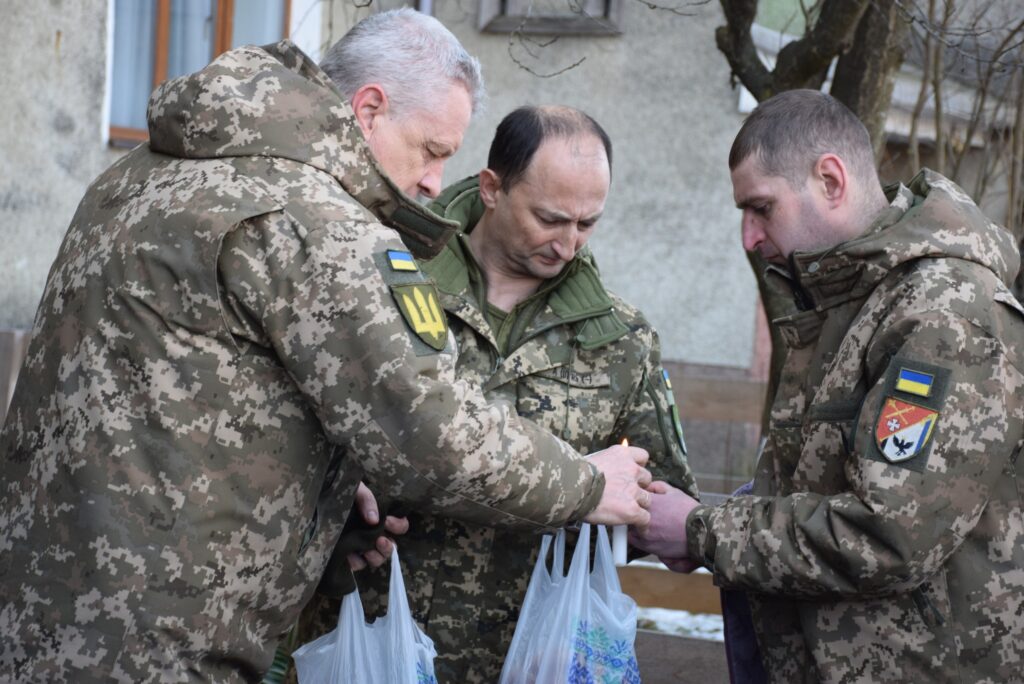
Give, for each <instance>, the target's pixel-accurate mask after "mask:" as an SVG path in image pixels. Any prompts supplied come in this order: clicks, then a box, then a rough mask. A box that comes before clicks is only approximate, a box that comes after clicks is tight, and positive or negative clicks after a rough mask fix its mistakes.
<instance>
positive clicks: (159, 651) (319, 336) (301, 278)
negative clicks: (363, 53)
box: [0, 41, 603, 683]
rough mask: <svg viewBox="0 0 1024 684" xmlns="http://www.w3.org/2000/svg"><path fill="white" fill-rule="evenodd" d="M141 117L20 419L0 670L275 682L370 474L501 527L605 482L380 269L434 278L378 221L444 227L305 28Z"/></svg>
mask: <svg viewBox="0 0 1024 684" xmlns="http://www.w3.org/2000/svg"><path fill="white" fill-rule="evenodd" d="M149 122H150V124H149V125H150V143H149V144H148V145H146V144H144V145H142V146H140V147H138V148H136V149H135V150H134V151H133V152H131V153H130V154H128V155H127V156H126V157H124V158H122V159H121V160H120V161H118V162H117V163H116V164H114V165H113V166H112V167H111V168H110V169H109V170H108V171H106V172H105V173H104V174H102V175H101V176H100V177H99V178H98V179H97V180H96V181H95V182H94V183H93V185H92V186H91V187H90V189H89V191H88V192H87V194H86V195H85V198H84V199H83V200H82V203H81V205H80V206H79V209H78V212H77V213H76V215H75V217H74V219H73V221H72V224H71V227H70V228H69V230H68V233H67V236H66V238H65V240H64V243H63V245H62V247H61V249H60V253H59V255H58V257H57V260H56V262H55V263H54V265H53V268H52V269H51V272H50V274H49V278H48V281H47V285H46V289H45V293H44V295H43V300H42V303H41V304H40V308H39V313H38V315H37V318H36V321H35V325H34V329H33V336H32V343H31V346H30V348H29V351H28V358H27V360H26V362H25V366H24V368H23V370H22V372H21V375H20V377H19V382H18V387H17V390H16V392H15V396H14V400H13V404H12V406H11V409H10V413H9V414H8V418H7V422H6V425H5V426H4V430H3V435H2V454H3V464H2V473H0V576H2V577H3V582H2V584H0V635H2V637H0V673H3V674H2V675H0V676H2V677H9V676H11V675H12V673H13V676H14V677H15V678H16V679H18V680H19V681H45V682H76V683H79V682H93V681H95V682H108V681H119V682H157V681H159V682H185V681H197V680H202V681H211V682H226V681H243V680H246V681H253V680H256V679H258V678H259V677H260V675H261V673H262V672H263V671H264V670H265V669H266V668H267V667H268V665H269V663H270V659H271V656H272V654H273V652H274V645H275V643H276V642H277V640H278V639H279V637H280V636H281V635H282V633H284V632H286V631H287V630H288V629H289V628H290V627H291V626H292V624H294V622H295V619H296V618H297V616H298V613H299V610H300V608H301V607H302V606H303V605H304V604H305V602H306V600H307V599H308V598H309V596H310V595H311V593H312V591H313V588H314V586H315V585H316V583H317V580H318V579H319V577H320V574H321V571H322V569H323V566H324V564H325V562H326V560H327V558H328V556H329V553H330V551H331V550H332V549H333V548H334V546H335V543H336V541H337V537H338V534H339V532H340V530H341V528H342V525H343V523H344V522H345V519H346V517H347V515H348V511H349V509H350V507H351V504H352V495H353V492H354V489H355V487H356V484H357V483H358V481H359V480H360V479H361V478H363V479H365V480H366V481H367V482H368V483H369V484H370V486H371V487H373V488H374V489H375V490H376V491H377V492H379V493H380V494H382V495H384V496H386V497H389V498H391V499H397V498H402V499H407V500H410V501H414V502H416V505H417V506H420V507H423V508H424V509H427V510H432V511H438V512H445V513H446V514H450V515H456V516H460V517H463V518H466V519H469V520H472V521H475V522H478V523H486V524H498V525H516V526H520V527H528V528H530V527H532V528H536V529H545V528H551V527H559V526H562V525H565V524H566V523H567V522H569V521H572V520H575V519H578V518H580V517H581V516H582V515H584V514H585V513H586V512H588V511H589V510H591V509H592V508H593V507H594V506H595V505H596V504H597V502H598V501H599V498H600V495H601V491H602V489H603V478H601V477H600V476H598V475H595V469H594V468H593V467H592V466H591V465H590V464H588V463H586V462H585V461H583V460H582V459H580V457H579V456H578V455H577V454H576V453H575V452H574V451H573V450H572V449H571V448H570V447H569V446H568V445H566V444H564V443H562V442H560V441H558V440H557V439H555V438H554V437H552V436H551V435H549V434H548V433H546V432H544V431H542V430H540V429H539V428H537V427H536V426H533V425H531V424H529V423H528V422H526V421H521V420H520V419H519V418H518V417H517V416H516V415H515V413H514V411H512V409H511V407H509V406H507V405H502V404H497V403H489V402H488V401H487V400H485V399H484V397H483V394H482V393H481V392H480V389H479V388H478V387H474V386H473V385H472V383H471V382H467V381H456V377H455V357H454V355H453V354H452V344H451V343H450V342H449V343H448V345H447V348H446V349H445V351H444V353H438V352H437V351H435V350H434V349H432V348H430V347H429V346H427V345H426V344H425V343H423V342H422V341H421V339H420V337H419V336H418V335H417V334H415V333H414V332H413V331H412V330H411V329H410V328H409V327H408V325H407V323H406V322H405V320H404V319H403V316H402V315H401V314H400V313H399V309H398V306H397V305H396V302H395V300H394V298H393V297H392V293H391V292H390V290H389V287H390V286H392V285H396V284H397V285H401V284H409V283H414V282H420V283H421V285H420V287H424V288H431V290H432V286H431V285H430V284H429V283H427V281H426V280H425V279H424V277H423V275H422V274H421V273H419V272H418V271H416V272H413V273H398V272H394V271H392V270H391V269H390V268H389V267H388V264H387V262H386V260H385V259H384V255H385V253H386V251H387V250H389V249H392V250H402V249H404V246H403V243H402V242H401V241H400V239H399V233H398V232H396V230H394V229H393V228H392V227H385V225H384V224H387V225H389V226H393V227H394V228H398V229H401V230H404V231H407V232H408V233H409V237H410V243H411V244H413V245H416V246H417V247H418V248H423V247H425V245H426V244H427V243H429V242H430V241H431V240H436V239H437V236H438V235H442V234H444V233H445V232H446V230H448V229H451V228H453V226H451V225H449V224H446V223H445V222H442V221H439V220H437V219H436V217H432V215H431V214H430V213H429V212H427V211H425V210H423V209H420V208H419V207H417V205H416V204H415V203H413V202H411V201H410V200H408V199H407V198H405V197H404V196H402V194H401V193H400V192H399V191H398V190H397V189H396V188H395V187H394V186H393V185H392V184H391V183H390V181H388V180H387V179H386V178H385V177H384V176H383V174H382V173H381V171H380V170H379V169H378V168H377V166H376V164H375V163H374V161H373V160H372V158H371V156H370V153H369V150H368V148H367V146H366V145H365V143H364V141H363V140H362V138H361V134H360V132H359V128H358V125H357V123H356V122H355V119H354V117H353V116H352V113H351V110H350V109H349V107H348V106H347V105H346V104H344V103H343V102H342V99H341V97H340V95H339V94H338V92H337V91H336V90H335V89H334V88H333V86H332V85H331V84H330V83H329V81H328V80H327V77H326V76H325V75H324V74H323V72H321V71H320V70H319V68H318V67H316V65H314V64H313V63H312V62H310V61H309V60H308V58H307V57H306V56H305V55H303V54H302V53H301V52H300V51H299V50H298V49H297V48H295V47H294V46H293V45H291V44H290V43H288V42H287V41H285V42H282V43H279V44H277V45H271V46H267V47H266V48H254V47H246V48H240V49H237V50H232V51H230V52H228V53H226V54H224V55H222V56H221V57H219V58H217V59H216V60H215V61H214V62H213V63H212V64H211V65H210V66H208V67H207V68H206V69H204V70H202V71H200V72H198V73H196V74H193V75H189V76H185V77H182V78H179V79H175V80H172V81H170V82H168V83H166V84H164V85H162V86H161V87H160V88H158V89H157V90H156V92H155V93H154V95H153V97H152V100H151V102H150V108H149ZM382 222H383V223H382ZM417 235H418V236H420V237H421V238H422V241H420V242H417V241H416V240H413V239H412V238H413V237H415V236H417ZM423 283H425V284H423ZM424 291H426V290H424Z"/></svg>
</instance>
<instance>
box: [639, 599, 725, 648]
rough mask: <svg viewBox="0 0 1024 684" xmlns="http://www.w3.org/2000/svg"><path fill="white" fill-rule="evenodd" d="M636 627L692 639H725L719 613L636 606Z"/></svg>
mask: <svg viewBox="0 0 1024 684" xmlns="http://www.w3.org/2000/svg"><path fill="white" fill-rule="evenodd" d="M637 627H638V628H639V629H649V630H651V631H653V632H661V633H663V634H675V635H678V636H687V637H692V638H694V639H707V640H709V641H725V632H724V628H723V626H722V616H721V615H708V614H706V613H691V612H689V611H686V610H669V609H667V608H639V607H638V608H637Z"/></svg>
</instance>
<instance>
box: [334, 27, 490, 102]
mask: <svg viewBox="0 0 1024 684" xmlns="http://www.w3.org/2000/svg"><path fill="white" fill-rule="evenodd" d="M320 68H321V69H323V70H324V72H325V73H326V74H327V75H328V76H329V77H330V78H331V80H332V81H333V82H334V84H335V85H336V86H337V87H338V90H340V91H341V94H342V95H343V96H344V97H345V99H346V100H347V101H349V102H351V101H352V97H353V96H354V95H355V94H356V91H357V90H359V89H360V88H362V87H363V86H364V85H366V84H367V83H379V84H380V85H381V86H382V87H383V88H384V92H385V93H386V94H387V97H388V101H389V102H390V103H391V107H392V110H393V112H394V113H395V116H398V117H401V116H405V115H406V114H408V113H409V112H410V111H425V110H429V109H431V108H432V107H434V106H436V104H437V96H438V95H439V94H441V93H443V92H444V90H445V89H446V88H448V87H450V86H451V84H452V83H453V82H456V83H461V84H462V85H463V86H465V88H466V91H467V92H468V93H469V95H470V97H471V99H472V101H473V111H474V112H476V111H478V109H479V108H480V107H481V106H482V104H483V101H484V97H485V92H484V81H483V76H482V75H481V74H480V62H479V61H478V60H477V59H476V58H475V57H473V56H472V55H470V54H469V53H468V52H466V49H465V48H464V47H462V44H461V43H460V42H459V40H458V39H457V38H456V37H455V36H454V35H452V32H451V31H449V30H448V29H446V28H445V27H444V25H443V24H442V23H441V22H439V21H438V20H437V19H435V18H434V17H431V16H428V15H426V14H422V13H420V12H417V11H416V10H414V9H412V8H409V7H403V8H401V9H396V10H390V11H388V12H380V13H378V14H371V15H370V16H369V17H367V18H366V19H363V20H362V21H360V22H359V23H358V24H356V25H355V26H353V27H352V29H351V30H349V32H348V33H346V34H345V35H344V36H342V37H341V39H340V40H339V41H338V42H336V43H335V44H334V45H332V46H331V47H330V49H329V50H327V54H326V55H324V58H323V60H322V61H321V62H320Z"/></svg>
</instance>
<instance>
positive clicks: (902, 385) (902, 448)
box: [874, 358, 950, 471]
mask: <svg viewBox="0 0 1024 684" xmlns="http://www.w3.org/2000/svg"><path fill="white" fill-rule="evenodd" d="M949 379H950V371H949V369H948V368H942V367H940V366H933V365H931V364H927V363H923V362H920V361H916V360H912V359H906V358H894V359H892V361H890V363H889V369H888V371H887V372H886V377H885V383H884V386H883V389H882V391H883V392H884V394H883V397H884V398H883V399H882V406H881V408H880V409H879V411H878V417H877V419H876V420H875V423H874V439H875V446H876V447H877V448H878V451H877V452H875V458H876V459H877V460H879V461H882V462H883V463H892V464H900V465H901V466H903V467H906V468H910V469H911V470H917V471H923V470H924V467H925V465H926V463H927V459H926V458H920V457H921V456H922V455H924V453H925V452H926V451H927V448H928V446H929V444H930V443H931V441H932V438H933V436H934V435H935V428H936V426H937V425H938V423H939V419H940V417H941V414H942V406H943V402H944V401H945V399H946V391H947V386H948V385H949Z"/></svg>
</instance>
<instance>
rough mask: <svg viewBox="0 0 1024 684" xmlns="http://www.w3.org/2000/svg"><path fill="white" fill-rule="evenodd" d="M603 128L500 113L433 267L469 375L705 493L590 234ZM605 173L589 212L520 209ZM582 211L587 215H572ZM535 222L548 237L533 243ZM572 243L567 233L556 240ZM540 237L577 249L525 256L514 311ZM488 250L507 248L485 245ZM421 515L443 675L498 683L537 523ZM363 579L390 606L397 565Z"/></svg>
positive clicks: (636, 320) (423, 558)
mask: <svg viewBox="0 0 1024 684" xmlns="http://www.w3.org/2000/svg"><path fill="white" fill-rule="evenodd" d="M580 138H582V139H583V141H582V142H581V141H580V140H579V139H580ZM602 138H603V139H604V140H605V141H607V135H606V134H605V133H604V131H603V130H601V129H600V127H599V126H598V125H597V124H596V123H595V122H593V121H592V120H591V119H590V118H589V117H586V115H584V114H582V113H581V112H578V111H576V110H571V109H567V108H553V107H543V108H538V107H523V108H520V109H518V110H516V111H515V112H513V113H511V114H509V115H508V116H507V117H506V118H505V120H503V121H502V123H501V124H500V125H499V126H498V130H497V134H496V136H495V139H494V141H493V143H492V146H491V154H490V159H489V160H488V166H489V168H488V169H486V170H484V171H483V172H482V173H481V176H480V177H479V178H478V177H475V176H474V177H471V178H467V179H466V180H464V181H462V182H459V183H456V184H455V185H453V186H451V187H449V188H448V189H446V190H445V191H444V192H443V193H442V195H441V196H440V197H439V198H438V199H437V200H436V201H435V202H433V203H432V204H431V205H430V206H431V208H432V209H433V210H434V211H436V212H437V213H439V214H441V215H442V216H444V217H445V218H446V219H449V220H453V221H456V222H457V223H458V224H459V226H460V229H461V231H460V232H459V233H458V234H457V235H456V236H455V237H453V238H452V239H451V240H450V241H449V242H448V245H447V247H446V248H445V249H444V250H442V252H441V254H440V255H438V256H437V257H436V258H434V259H432V260H431V261H429V262H427V263H426V264H425V265H424V270H425V271H426V272H427V273H428V275H430V276H431V277H432V278H433V279H434V281H435V282H436V283H437V285H438V288H439V290H440V291H441V304H442V305H443V307H444V310H445V312H446V313H447V315H448V320H449V325H450V326H451V328H452V330H453V331H454V333H455V339H456V346H457V349H458V357H459V358H458V366H457V370H456V373H457V375H458V376H459V377H461V378H464V379H469V380H471V381H472V382H473V383H474V384H479V385H481V386H483V387H484V390H485V391H486V393H487V396H488V397H491V398H494V399H502V400H505V401H507V402H508V403H509V405H512V406H514V407H515V409H516V411H517V412H518V413H519V415H520V416H524V417H527V418H529V419H531V420H532V421H534V422H536V423H537V424H538V425H540V426H541V427H543V428H546V429H548V430H550V431H551V432H552V433H554V434H556V435H558V436H560V437H561V438H562V439H564V440H566V441H567V442H569V443H570V444H572V445H573V446H574V447H576V448H577V449H580V450H583V451H584V452H586V451H591V450H594V449H602V448H604V447H606V446H608V445H611V444H617V443H619V442H621V441H622V440H623V439H628V440H629V442H630V443H631V444H637V445H639V446H642V447H644V448H645V449H647V450H648V452H649V453H650V455H651V461H650V463H649V464H648V468H649V469H650V470H651V471H652V473H653V474H654V475H655V477H659V478H661V479H664V480H668V481H670V482H672V483H673V484H674V485H676V486H678V487H682V488H683V489H685V490H686V491H687V492H689V493H691V494H692V495H694V496H696V495H697V486H696V482H695V480H694V478H693V475H692V473H691V472H690V469H689V467H688V465H687V462H686V454H685V448H684V446H683V441H682V429H681V427H680V425H679V421H678V413H677V412H676V410H675V407H674V399H673V397H672V392H671V390H670V388H669V384H668V381H667V377H668V376H667V374H666V373H665V372H664V370H663V369H662V367H661V360H660V350H659V345H658V336H657V333H656V332H655V331H654V329H653V328H652V327H651V326H650V324H649V323H648V322H647V321H646V320H645V319H644V317H643V315H642V314H641V313H640V312H639V311H637V310H636V309H635V308H633V307H632V306H630V305H629V304H627V303H625V302H624V301H623V300H622V299H620V298H619V297H617V296H616V295H614V294H612V293H610V292H608V291H607V290H606V289H605V287H604V285H603V284H602V283H601V279H600V276H599V274H598V270H597V267H596V265H595V264H594V260H593V257H592V255H591V254H590V251H589V249H586V248H584V247H583V245H584V244H585V243H586V241H587V239H589V237H590V235H591V234H592V233H593V230H594V225H593V224H594V222H596V216H597V215H599V214H600V213H601V210H602V208H603V205H604V198H605V196H606V195H607V191H608V179H609V171H610V164H609V161H608V160H610V156H611V148H610V143H609V144H608V147H607V152H605V150H604V149H603V147H604V146H603V144H602ZM527 141H528V142H527ZM584 146H589V147H590V148H591V149H592V150H596V151H598V152H600V154H599V155H598V156H599V158H598V159H597V162H598V166H599V168H598V170H597V172H594V171H592V170H590V168H589V167H588V166H585V165H583V166H577V165H573V164H563V163H562V162H564V161H565V160H566V159H571V158H572V157H571V154H569V153H564V154H563V148H565V149H566V150H572V149H574V148H577V149H578V148H579V147H584ZM524 149H526V150H528V151H526V152H525V153H524V152H523V150H524ZM510 151H514V152H516V153H518V157H519V161H520V163H521V164H522V167H523V168H516V169H512V168H509V167H510V164H509V162H508V161H507V160H506V159H503V158H502V155H503V154H505V153H508V152H510ZM584 159H586V158H585V157H584ZM507 175H512V176H513V177H514V180H513V181H512V182H511V183H510V184H509V183H499V185H500V186H501V187H498V188H497V189H494V188H490V189H489V191H488V192H489V193H490V194H488V200H489V201H490V202H493V204H490V205H489V206H488V205H485V200H484V199H483V198H482V197H481V188H480V184H481V182H483V183H488V182H489V181H491V185H494V182H493V179H494V178H501V177H504V176H507ZM559 180H564V182H565V185H566V186H567V187H568V188H569V191H568V192H564V193H563V192H562V191H561V186H560V185H559V182H558V181H559ZM595 185H596V187H597V189H596V192H595V193H593V194H594V195H595V196H596V200H595V203H594V205H593V207H592V208H591V207H590V206H589V205H585V206H586V208H587V211H585V212H583V214H582V215H580V216H572V217H571V220H566V221H565V222H564V224H555V225H550V226H549V225H543V226H542V227H540V228H539V231H534V228H537V225H536V224H539V223H540V222H539V221H537V220H536V219H533V220H532V225H531V219H530V218H529V217H526V218H523V216H522V215H521V214H515V218H520V219H522V220H521V222H518V223H517V222H515V221H514V220H513V221H508V220H506V217H509V216H510V212H511V211H514V209H510V207H513V206H514V205H515V204H516V202H517V201H518V200H520V199H523V200H526V201H528V202H529V203H530V206H531V208H533V209H534V210H536V211H539V212H542V213H543V215H544V216H545V218H549V217H548V216H547V213H551V214H556V213H558V212H564V213H565V214H566V215H569V214H571V208H573V207H576V206H582V205H584V202H585V199H586V198H587V197H588V195H587V190H588V189H589V188H590V187H592V186H595ZM492 197H493V199H490V198H492ZM544 212H547V213H544ZM577 220H579V222H580V224H581V225H574V224H573V222H575V221H577ZM474 229H477V231H479V232H476V231H474ZM534 232H537V233H538V235H539V237H538V239H537V241H536V243H529V242H528V240H529V239H530V237H532V235H533V234H534ZM473 236H476V238H475V240H476V242H474V237H473ZM481 241H482V242H485V243H486V247H481ZM558 241H561V242H564V243H567V244H564V245H563V244H559V245H558V246H557V247H555V246H553V245H551V244H550V243H551V242H558ZM513 243H514V244H513ZM527 246H532V247H535V248H536V251H539V252H542V253H545V250H547V249H550V250H555V251H554V252H547V253H552V254H553V253H556V252H557V253H560V254H563V255H564V256H565V260H561V261H559V263H558V264H557V265H556V266H555V267H554V268H552V269H550V273H545V274H544V275H550V277H546V278H541V277H535V276H534V275H533V274H531V273H529V272H523V271H525V270H526V268H530V267H529V266H527V267H524V265H523V264H522V263H519V264H517V265H516V267H517V268H519V269H520V271H519V272H518V277H520V278H522V279H524V280H528V281H529V282H530V283H531V286H530V287H529V288H528V291H527V292H525V293H523V294H522V295H521V296H519V297H517V298H516V299H515V300H514V301H513V302H512V304H511V306H509V305H508V304H506V306H508V308H507V310H499V311H495V309H496V308H498V307H495V305H494V304H493V303H492V301H489V295H492V293H493V289H494V288H498V287H500V285H501V281H500V276H501V274H500V273H499V271H500V270H501V269H502V268H503V267H504V268H505V269H506V271H504V272H508V271H509V270H511V268H512V267H511V264H512V258H510V257H513V258H514V256H513V255H515V254H521V253H524V252H527V251H528V250H527ZM488 248H489V249H490V250H492V251H496V252H497V253H498V254H500V256H501V259H488V258H487V256H484V258H483V259H480V258H478V256H479V255H481V253H483V254H484V255H487V254H488ZM559 250H560V251H559ZM533 261H536V255H534V259H533ZM531 263H532V262H531ZM409 522H410V531H409V533H408V534H407V535H405V536H403V537H402V538H401V539H400V540H399V547H400V556H401V561H402V570H403V573H404V576H405V580H406V586H407V588H408V592H409V598H410V606H411V607H412V610H413V614H414V616H415V617H416V619H417V620H418V621H419V622H420V624H421V625H422V626H423V628H424V629H425V631H426V632H427V634H428V635H429V636H430V637H431V638H432V639H433V640H434V645H435V646H436V648H437V651H438V655H437V659H436V660H435V668H436V670H437V674H438V678H439V681H441V682H443V683H444V682H453V683H454V682H495V681H497V680H498V675H499V674H500V673H501V668H502V663H503V660H504V657H505V654H506V652H507V651H508V647H509V644H510V643H511V640H512V635H513V632H514V630H515V625H516V619H517V618H518V615H519V609H520V607H521V606H522V603H523V598H524V597H525V594H526V588H527V584H528V583H529V579H530V573H531V570H532V567H533V563H534V561H535V560H536V558H537V552H538V548H539V545H540V538H539V536H537V535H535V534H530V533H528V532H521V531H514V530H501V529H497V528H495V527H493V526H490V525H479V524H472V523H466V522H462V521H457V520H454V519H452V518H450V517H442V516H437V515H427V514H421V513H413V514H411V515H410V516H409ZM359 584H360V591H361V595H362V597H363V601H364V604H365V608H366V612H367V615H368V616H369V615H380V614H383V613H384V612H386V598H387V588H388V572H387V568H382V569H381V570H380V571H377V572H368V573H363V574H362V575H360V579H359ZM313 605H315V604H311V606H313ZM316 612H317V613H318V615H319V617H318V618H317V619H316V620H314V621H313V623H312V624H305V625H304V627H303V636H302V639H301V640H302V641H308V640H310V639H312V638H315V637H316V636H319V634H322V633H326V632H327V631H330V629H333V627H334V624H335V622H336V621H337V613H338V603H337V602H334V601H326V602H324V603H323V604H321V605H319V606H317V607H316Z"/></svg>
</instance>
